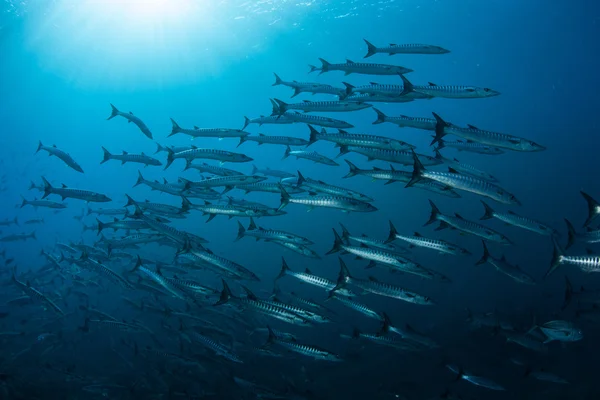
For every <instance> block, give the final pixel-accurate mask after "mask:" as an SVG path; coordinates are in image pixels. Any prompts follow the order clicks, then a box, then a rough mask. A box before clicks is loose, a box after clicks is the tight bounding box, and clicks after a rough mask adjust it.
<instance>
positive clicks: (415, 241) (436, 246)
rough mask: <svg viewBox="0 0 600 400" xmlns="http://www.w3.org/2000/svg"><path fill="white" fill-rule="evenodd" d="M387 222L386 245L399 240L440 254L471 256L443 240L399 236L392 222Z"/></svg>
mask: <svg viewBox="0 0 600 400" xmlns="http://www.w3.org/2000/svg"><path fill="white" fill-rule="evenodd" d="M389 222H390V234H389V236H388V239H387V242H388V243H390V242H392V241H393V240H396V239H400V240H404V241H405V242H407V243H408V244H409V245H410V246H416V247H422V248H425V249H430V250H434V251H437V252H440V253H445V254H452V255H455V256H468V255H470V254H471V252H470V251H468V250H467V249H464V248H462V247H460V246H457V245H455V244H452V243H449V242H446V241H444V240H439V239H430V238H426V237H423V236H421V235H420V234H419V233H418V232H415V234H414V235H413V236H406V235H400V234H399V233H398V231H397V230H396V227H395V226H394V224H393V223H392V221H389Z"/></svg>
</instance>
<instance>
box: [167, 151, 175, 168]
mask: <svg viewBox="0 0 600 400" xmlns="http://www.w3.org/2000/svg"><path fill="white" fill-rule="evenodd" d="M167 154H168V155H167V165H165V169H167V168H169V167H170V166H171V164H173V161H174V160H175V158H174V156H175V152H174V151H173V150H172V149H167Z"/></svg>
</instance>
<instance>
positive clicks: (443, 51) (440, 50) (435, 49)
mask: <svg viewBox="0 0 600 400" xmlns="http://www.w3.org/2000/svg"><path fill="white" fill-rule="evenodd" d="M427 48H428V49H429V50H430V51H431V52H432V53H435V54H448V53H450V50H446V49H444V48H443V47H440V46H427Z"/></svg>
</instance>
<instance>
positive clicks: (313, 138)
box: [306, 125, 319, 147]
mask: <svg viewBox="0 0 600 400" xmlns="http://www.w3.org/2000/svg"><path fill="white" fill-rule="evenodd" d="M308 129H310V137H309V139H308V144H307V145H306V147H308V146H310V145H311V144H313V143H315V142H316V141H317V140H319V139H318V135H319V131H317V130H316V129H315V128H313V126H312V125H308Z"/></svg>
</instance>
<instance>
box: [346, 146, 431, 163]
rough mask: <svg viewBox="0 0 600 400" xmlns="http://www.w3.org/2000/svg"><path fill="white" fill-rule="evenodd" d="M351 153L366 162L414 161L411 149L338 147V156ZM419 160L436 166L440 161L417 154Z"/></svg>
mask: <svg viewBox="0 0 600 400" xmlns="http://www.w3.org/2000/svg"><path fill="white" fill-rule="evenodd" d="M349 152H353V153H358V154H362V155H363V156H366V157H367V160H368V161H374V160H381V161H388V162H393V163H398V164H403V165H412V164H413V163H414V159H413V156H412V152H411V149H409V150H393V149H377V148H370V147H361V146H351V147H349V146H344V145H342V146H340V155H343V154H346V153H349ZM418 156H419V160H420V161H421V163H422V164H423V165H427V166H430V165H438V164H441V161H439V160H436V159H435V158H433V157H431V156H427V155H424V154H419V155H418Z"/></svg>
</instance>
